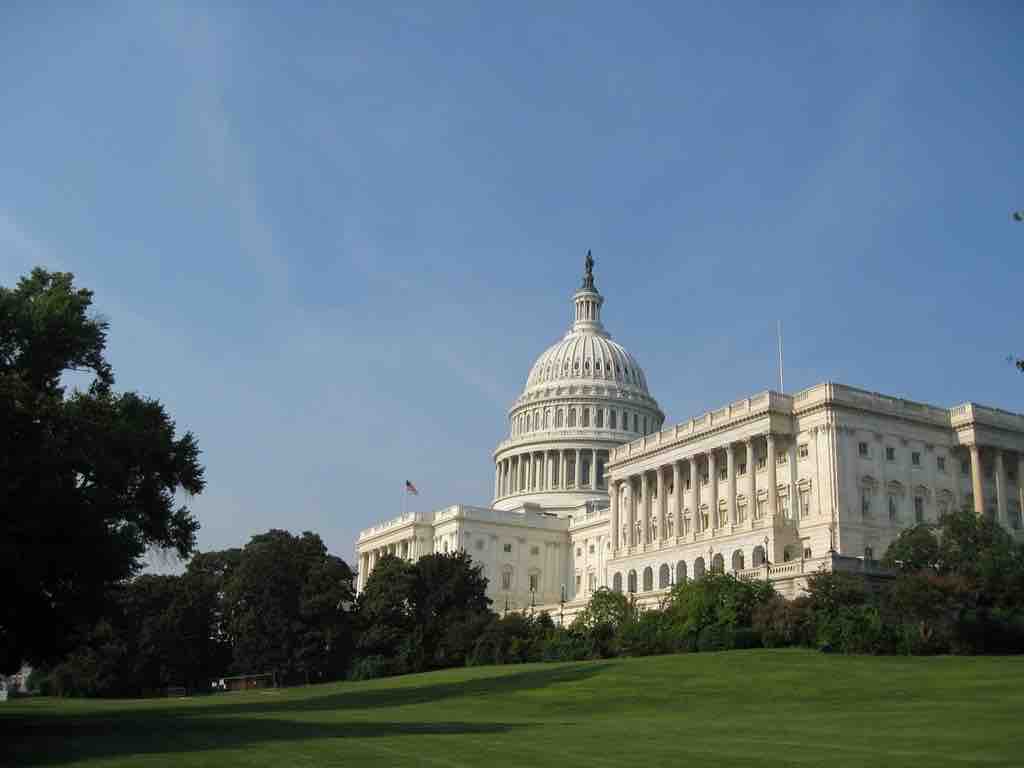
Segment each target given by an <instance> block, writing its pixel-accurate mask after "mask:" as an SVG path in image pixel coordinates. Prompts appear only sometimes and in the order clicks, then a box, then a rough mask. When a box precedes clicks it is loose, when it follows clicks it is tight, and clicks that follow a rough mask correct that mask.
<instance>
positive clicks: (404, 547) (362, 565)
mask: <svg viewBox="0 0 1024 768" xmlns="http://www.w3.org/2000/svg"><path fill="white" fill-rule="evenodd" d="M418 545H419V540H418V539H417V538H416V536H415V535H413V534H410V535H409V536H408V537H406V538H403V539H400V540H398V541H390V542H388V543H387V544H381V545H380V546H377V547H372V548H370V549H361V551H360V553H359V584H358V588H359V591H362V589H363V587H364V586H366V579H367V578H368V577H369V575H370V571H372V570H373V569H374V568H375V567H376V565H377V563H378V562H380V559H381V558H382V557H383V556H384V555H393V556H395V557H400V558H402V559H403V560H409V561H415V560H417V559H418V558H419V557H420V555H424V554H427V552H421V551H420V549H421V548H420V547H419V546H418Z"/></svg>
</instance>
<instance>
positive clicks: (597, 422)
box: [594, 408, 604, 429]
mask: <svg viewBox="0 0 1024 768" xmlns="http://www.w3.org/2000/svg"><path fill="white" fill-rule="evenodd" d="M594 426H595V427H597V428H598V429H604V409H603V408H598V409H597V411H596V412H595V413H594Z"/></svg>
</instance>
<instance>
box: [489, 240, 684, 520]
mask: <svg viewBox="0 0 1024 768" xmlns="http://www.w3.org/2000/svg"><path fill="white" fill-rule="evenodd" d="M592 268H593V260H592V259H591V258H590V254H589V253H588V254H587V271H586V274H585V275H584V278H583V285H582V286H581V287H580V289H579V290H578V291H576V293H575V294H574V295H573V297H572V300H573V304H574V305H575V310H576V313H575V318H574V320H573V324H572V327H571V328H570V329H569V332H568V333H567V334H566V335H565V336H564V337H563V338H562V339H561V340H560V341H558V342H556V343H555V344H552V345H551V346H550V347H548V349H547V350H545V352H544V353H543V354H542V355H541V356H540V357H538V358H537V361H536V362H535V363H534V364H533V367H532V368H531V369H530V375H529V376H528V377H527V379H526V387H525V388H524V389H523V393H522V394H521V395H520V396H519V397H518V398H517V399H516V401H515V403H513V405H512V408H511V409H510V410H509V414H508V416H509V435H508V437H507V438H506V439H505V440H503V441H502V442H501V443H499V444H498V447H497V448H496V449H495V452H494V460H495V464H496V476H495V501H494V504H495V506H496V507H497V508H499V509H512V508H515V507H516V506H518V505H520V504H523V503H532V504H537V505H539V506H540V507H541V508H543V509H545V510H549V511H552V512H554V513H555V514H568V513H570V512H571V509H572V508H573V506H574V505H578V504H580V503H583V502H590V501H601V499H602V498H604V499H606V498H607V479H606V477H605V465H606V464H607V461H608V457H609V456H610V451H611V449H613V448H614V447H616V446H618V445H621V444H623V443H626V442H629V441H630V440H635V439H636V438H637V437H640V436H641V435H645V434H650V433H652V432H656V431H658V430H659V429H661V426H662V424H663V423H664V421H665V415H664V414H663V413H662V411H661V408H659V407H658V403H657V401H656V400H655V399H654V398H653V397H651V395H650V392H648V390H647V377H646V376H645V375H644V372H643V369H642V368H641V367H640V365H639V364H638V363H637V361H636V359H635V358H634V357H633V356H632V355H631V354H629V352H627V351H626V350H625V349H624V348H623V347H622V345H621V344H618V343H617V342H614V341H612V339H611V337H610V336H609V334H608V332H607V331H605V329H604V326H603V325H602V324H601V306H602V304H604V297H603V296H601V294H600V293H598V291H597V288H595V287H594V276H593V272H592ZM577 462H578V463H579V464H580V466H579V467H577V466H576V464H577Z"/></svg>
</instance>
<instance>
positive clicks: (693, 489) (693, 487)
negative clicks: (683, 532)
mask: <svg viewBox="0 0 1024 768" xmlns="http://www.w3.org/2000/svg"><path fill="white" fill-rule="evenodd" d="M689 463H690V494H689V495H690V500H689V502H688V503H689V506H690V517H691V518H692V519H693V530H694V531H699V530H700V514H699V512H698V510H697V504H698V503H699V502H700V497H699V495H698V494H697V486H698V485H699V484H700V481H699V478H698V477H697V456H696V455H694V456H691V457H690V462H689Z"/></svg>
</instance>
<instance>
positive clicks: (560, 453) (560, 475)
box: [558, 448, 569, 490]
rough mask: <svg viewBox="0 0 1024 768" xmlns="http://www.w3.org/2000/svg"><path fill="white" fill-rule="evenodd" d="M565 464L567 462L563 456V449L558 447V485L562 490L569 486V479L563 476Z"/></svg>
mask: <svg viewBox="0 0 1024 768" xmlns="http://www.w3.org/2000/svg"><path fill="white" fill-rule="evenodd" d="M567 466H568V462H567V461H566V458H565V449H564V448H560V449H559V451H558V487H559V488H561V489H563V490H564V489H565V488H568V487H569V480H568V479H567V478H566V476H565V473H566V472H567V469H566V467H567Z"/></svg>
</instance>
